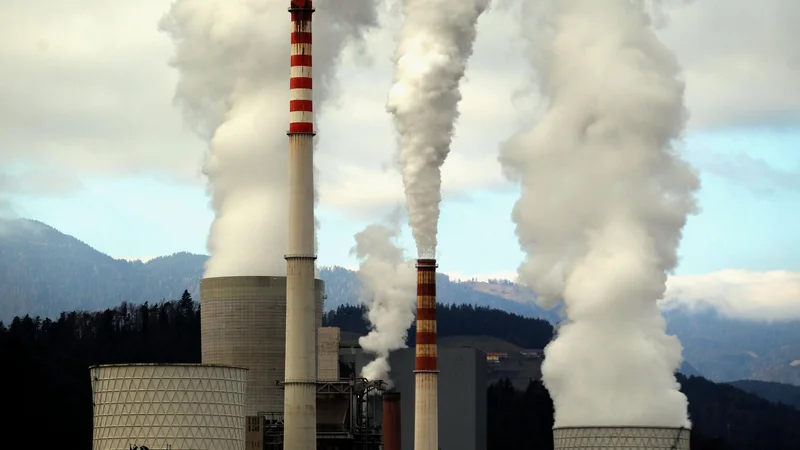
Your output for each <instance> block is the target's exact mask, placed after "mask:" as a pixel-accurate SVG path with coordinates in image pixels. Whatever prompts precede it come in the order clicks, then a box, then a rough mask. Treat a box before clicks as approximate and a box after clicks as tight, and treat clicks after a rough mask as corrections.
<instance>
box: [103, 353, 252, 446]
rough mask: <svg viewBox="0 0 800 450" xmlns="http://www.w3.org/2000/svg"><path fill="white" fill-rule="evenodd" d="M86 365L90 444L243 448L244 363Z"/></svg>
mask: <svg viewBox="0 0 800 450" xmlns="http://www.w3.org/2000/svg"><path fill="white" fill-rule="evenodd" d="M89 370H90V372H91V377H92V404H93V409H94V432H93V439H92V448H93V449H94V450H129V449H130V448H132V447H139V448H142V447H143V446H144V447H147V448H149V449H151V450H155V449H170V450H195V449H207V450H244V444H245V441H244V433H245V431H244V417H245V416H244V401H245V398H244V397H245V387H246V379H247V370H246V369H242V368H238V367H230V366H210V365H199V364H118V365H102V366H93V367H90V368H89Z"/></svg>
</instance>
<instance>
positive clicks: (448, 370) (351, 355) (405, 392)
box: [340, 342, 488, 450]
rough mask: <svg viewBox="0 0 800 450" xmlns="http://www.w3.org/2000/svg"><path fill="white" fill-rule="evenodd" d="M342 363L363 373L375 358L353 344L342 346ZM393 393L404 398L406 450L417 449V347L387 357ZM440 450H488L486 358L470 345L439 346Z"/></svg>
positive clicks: (403, 416) (356, 371)
mask: <svg viewBox="0 0 800 450" xmlns="http://www.w3.org/2000/svg"><path fill="white" fill-rule="evenodd" d="M340 355H341V356H340V358H341V362H342V365H343V366H344V367H347V368H349V370H353V371H354V372H355V373H360V371H361V368H362V367H364V366H365V365H366V364H367V363H369V362H370V361H371V360H372V359H373V357H372V356H371V355H369V354H367V353H365V352H364V351H363V350H362V349H361V348H359V347H358V346H357V344H355V343H354V342H343V344H342V346H341V350H340ZM389 364H390V366H391V368H392V372H391V374H390V376H391V377H392V381H393V382H394V390H395V391H396V392H398V393H399V394H400V417H401V420H400V424H401V425H400V428H401V433H400V434H401V437H402V439H401V440H402V450H414V421H415V417H414V416H415V414H414V409H415V408H414V406H415V396H416V392H415V377H414V366H415V364H416V354H415V349H413V348H407V349H402V350H398V351H396V352H394V353H392V354H391V356H390V357H389ZM438 366H439V396H438V403H439V405H438V406H439V408H438V411H439V427H438V428H439V429H438V436H439V448H441V450H486V445H487V443H486V424H487V416H486V408H487V405H486V389H487V387H488V380H487V372H488V365H487V362H486V354H485V353H483V352H481V351H480V350H477V349H475V348H472V347H462V348H439V349H438Z"/></svg>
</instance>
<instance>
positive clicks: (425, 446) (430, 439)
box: [414, 259, 439, 450]
mask: <svg viewBox="0 0 800 450" xmlns="http://www.w3.org/2000/svg"><path fill="white" fill-rule="evenodd" d="M437 267H438V266H437V265H436V260H435V259H418V260H417V346H416V353H417V355H416V356H417V359H416V366H415V369H416V370H414V381H415V384H416V386H415V396H414V450H439V411H438V409H439V392H438V389H439V385H438V382H439V370H438V369H437V367H438V365H437V363H436V268H437Z"/></svg>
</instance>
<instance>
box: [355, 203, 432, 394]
mask: <svg viewBox="0 0 800 450" xmlns="http://www.w3.org/2000/svg"><path fill="white" fill-rule="evenodd" d="M399 235H400V220H399V216H398V215H394V216H393V217H392V218H391V220H389V221H388V223H387V224H386V225H383V224H373V225H369V226H367V227H366V228H365V229H364V230H363V231H360V232H358V233H356V235H355V239H356V245H355V247H353V250H352V253H354V254H355V255H356V257H358V259H359V270H358V276H359V278H360V279H361V283H362V286H363V287H362V293H361V298H360V301H361V303H363V304H364V305H366V306H367V311H368V312H367V319H368V320H369V323H370V327H371V329H370V332H369V334H367V335H366V336H362V337H361V338H359V340H358V343H359V345H361V348H363V349H364V350H366V351H367V352H369V353H372V354H374V355H375V356H376V358H375V359H374V360H373V361H372V362H370V363H369V364H367V365H366V366H364V368H363V369H362V370H361V376H363V377H364V378H366V379H368V380H382V381H385V382H386V383H388V384H390V385H391V379H390V378H389V371H390V367H389V353H390V352H392V351H394V350H398V349H401V348H406V340H407V338H408V328H409V327H410V326H411V324H412V323H413V322H414V307H415V303H416V287H417V283H416V281H417V277H416V270H415V268H414V263H413V261H412V260H409V259H406V257H405V255H404V253H403V249H402V248H400V246H399V245H398V243H397V241H398V238H399Z"/></svg>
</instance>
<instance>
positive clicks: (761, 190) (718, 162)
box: [692, 149, 800, 195]
mask: <svg viewBox="0 0 800 450" xmlns="http://www.w3.org/2000/svg"><path fill="white" fill-rule="evenodd" d="M798 150H800V149H798ZM789 151H797V150H789ZM692 161H693V163H694V164H696V165H697V166H698V167H699V168H700V169H701V170H703V171H704V172H707V173H711V174H714V175H717V176H720V177H724V178H727V179H729V180H731V181H734V182H736V183H738V184H740V185H743V186H745V187H747V188H749V189H751V190H752V191H753V192H755V193H757V194H762V195H766V194H772V193H774V192H775V191H776V190H790V191H800V159H798V164H797V167H796V168H779V167H775V166H773V165H771V164H770V163H768V162H767V161H765V160H763V159H760V158H756V157H754V156H751V155H748V154H746V153H733V154H726V153H722V152H718V151H713V150H705V151H698V152H694V154H693V156H692Z"/></svg>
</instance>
